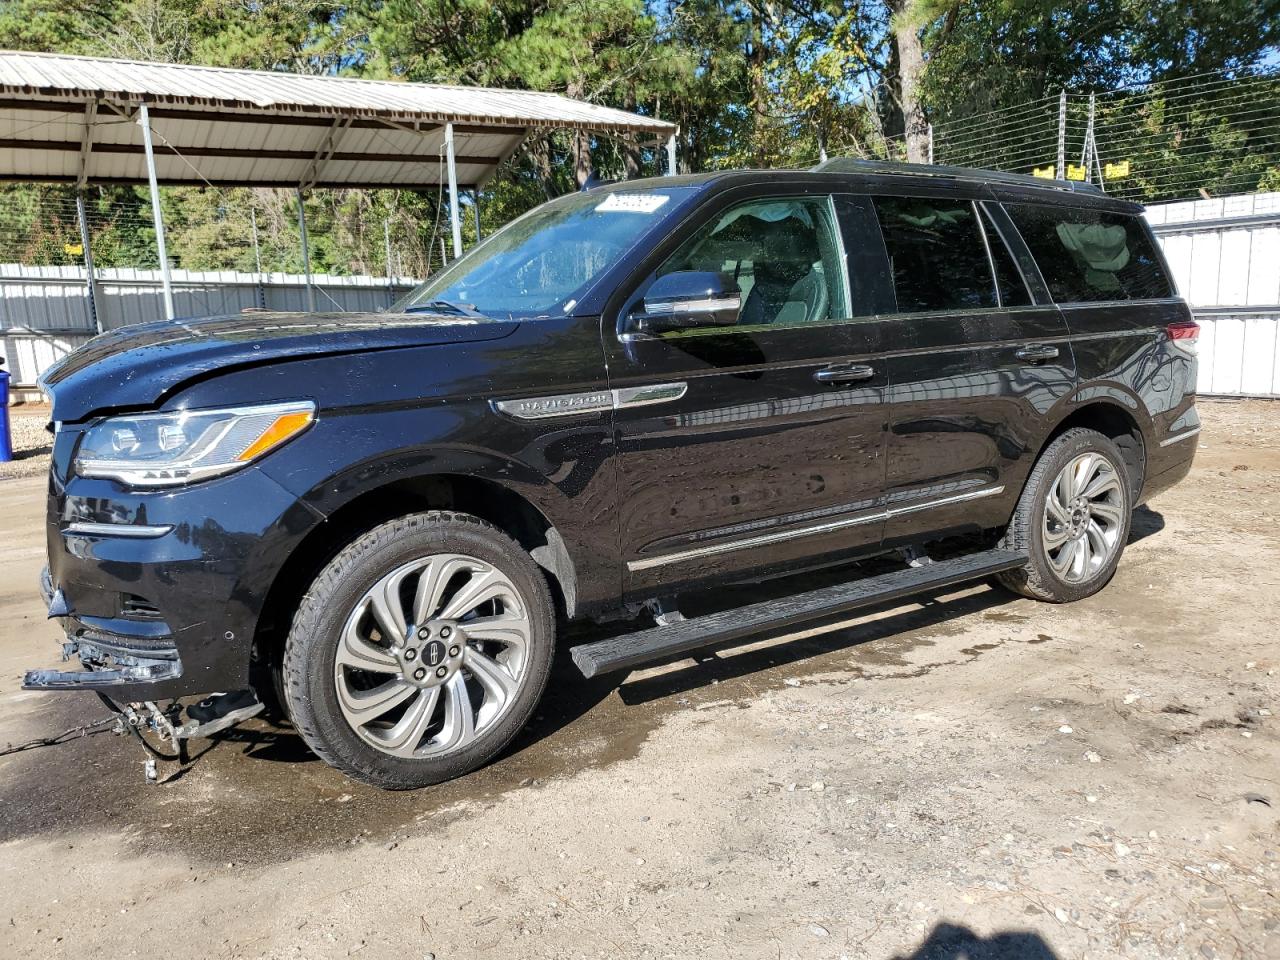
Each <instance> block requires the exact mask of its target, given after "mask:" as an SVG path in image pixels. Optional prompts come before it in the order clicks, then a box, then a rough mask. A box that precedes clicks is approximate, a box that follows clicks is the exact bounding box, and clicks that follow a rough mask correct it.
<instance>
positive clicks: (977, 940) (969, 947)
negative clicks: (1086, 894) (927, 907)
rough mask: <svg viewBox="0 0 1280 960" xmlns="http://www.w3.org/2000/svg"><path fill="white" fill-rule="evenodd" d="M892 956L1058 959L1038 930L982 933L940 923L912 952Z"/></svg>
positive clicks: (910, 959)
mask: <svg viewBox="0 0 1280 960" xmlns="http://www.w3.org/2000/svg"><path fill="white" fill-rule="evenodd" d="M893 960H1058V955H1057V954H1056V953H1054V952H1053V950H1052V949H1051V948H1050V946H1049V944H1048V943H1046V942H1045V940H1044V938H1043V937H1041V936H1040V935H1039V934H1036V933H1031V932H1028V931H1013V930H1010V931H1006V932H1003V933H995V934H992V935H991V936H989V937H982V936H979V935H978V934H976V933H974V932H973V931H972V930H970V929H969V928H968V927H962V926H959V925H957V924H953V923H940V924H938V925H937V926H936V927H934V928H933V930H932V931H931V932H930V933H929V936H928V938H927V939H926V940H925V941H924V942H923V943H922V944H920V946H919V948H918V949H917V950H916V951H915V952H914V953H912V954H909V955H907V954H900V955H898V956H896V957H894V958H893Z"/></svg>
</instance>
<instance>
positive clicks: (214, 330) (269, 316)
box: [40, 313, 519, 422]
mask: <svg viewBox="0 0 1280 960" xmlns="http://www.w3.org/2000/svg"><path fill="white" fill-rule="evenodd" d="M517 326H519V324H518V323H516V322H514V321H506V320H489V319H487V318H472V317H458V316H451V315H442V314H433V313H396V314H387V313H248V314H238V315H236V316H230V317H209V318H206V319H201V320H160V321H155V322H152V323H139V324H133V325H130V326H127V327H121V328H120V329H118V330H112V331H110V332H108V333H104V334H102V335H101V336H97V337H94V338H93V339H92V340H90V341H89V342H88V343H86V344H85V345H84V346H82V347H80V348H79V349H78V350H75V351H74V352H72V353H70V354H68V355H67V356H66V357H64V358H63V359H61V360H59V361H58V362H57V363H55V364H54V365H53V366H51V367H50V368H49V369H48V370H46V371H45V372H44V374H43V375H42V376H41V377H40V384H41V386H42V387H43V388H44V389H45V390H46V392H48V393H49V394H50V396H51V397H52V399H53V419H55V420H60V421H65V422H74V421H77V420H82V419H84V418H85V417H87V416H89V415H90V414H93V413H95V412H97V411H100V410H107V409H117V408H126V409H127V408H134V409H136V408H138V407H145V406H148V405H151V404H155V403H156V402H157V401H159V400H160V399H161V398H162V397H164V396H165V395H166V394H168V393H169V392H170V391H171V390H173V389H174V388H175V387H177V386H179V385H180V384H182V383H185V382H186V381H188V380H192V379H195V378H198V377H201V376H204V375H205V374H208V373H210V372H213V371H217V370H225V369H229V368H236V367H246V366H256V365H258V364H268V363H279V362H282V361H286V360H300V359H306V358H308V357H318V356H326V355H332V354H336V353H364V352H367V351H371V350H391V349H396V348H398V347H423V346H430V345H433V344H447V343H466V342H473V341H477V340H497V339H500V338H502V337H505V336H508V335H509V334H510V333H511V332H512V331H514V330H515V329H516V327H517Z"/></svg>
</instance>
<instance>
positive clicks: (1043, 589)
mask: <svg viewBox="0 0 1280 960" xmlns="http://www.w3.org/2000/svg"><path fill="white" fill-rule="evenodd" d="M1131 491H1132V484H1131V483H1130V480H1129V475H1128V473H1127V472H1126V469H1125V466H1124V459H1123V457H1122V456H1121V453H1120V449H1119V448H1118V447H1117V446H1116V445H1115V443H1114V442H1112V441H1111V440H1110V439H1109V438H1108V437H1105V436H1103V435H1102V434H1100V433H1098V432H1097V431H1094V430H1088V429H1084V428H1075V429H1072V430H1068V431H1066V432H1065V433H1063V434H1062V436H1060V437H1058V438H1057V439H1056V440H1054V441H1053V443H1051V444H1050V445H1049V446H1048V447H1047V448H1046V449H1045V451H1044V453H1042V454H1041V456H1040V459H1039V460H1038V461H1037V462H1036V465H1035V467H1034V468H1033V469H1032V471H1031V476H1030V477H1028V478H1027V484H1026V486H1025V487H1024V488H1023V491H1022V497H1021V498H1020V499H1019V501H1018V506H1017V508H1016V509H1015V510H1014V514H1013V518H1012V519H1011V520H1010V521H1009V528H1008V530H1007V531H1006V533H1005V537H1004V541H1003V544H1002V545H1003V546H1005V547H1007V548H1009V549H1012V550H1018V551H1023V552H1025V553H1026V554H1027V565H1026V566H1025V567H1023V568H1022V569H1020V570H1012V571H1009V572H1008V573H1005V574H1001V575H1000V582H1001V583H1003V584H1004V585H1005V586H1006V587H1008V588H1009V589H1011V590H1013V591H1015V592H1017V593H1020V594H1022V595H1023V596H1027V597H1032V598H1034V599H1037V600H1048V601H1050V602H1052V603H1068V602H1070V601H1073V600H1082V599H1084V598H1085V597H1089V596H1092V595H1093V594H1095V593H1097V592H1098V591H1099V590H1101V589H1102V588H1103V587H1105V586H1106V585H1107V583H1108V581H1110V580H1111V577H1112V576H1113V575H1114V574H1115V571H1116V566H1117V565H1118V564H1119V562H1120V555H1121V554H1122V553H1123V552H1124V547H1125V543H1126V542H1127V541H1128V539H1129V524H1130V521H1131V519H1132V515H1133V504H1132V492H1131Z"/></svg>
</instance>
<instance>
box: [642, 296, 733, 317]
mask: <svg viewBox="0 0 1280 960" xmlns="http://www.w3.org/2000/svg"><path fill="white" fill-rule="evenodd" d="M741 300H742V298H741V297H740V296H738V295H737V294H735V295H734V296H731V297H704V298H703V299H701V300H671V301H662V300H660V301H658V302H657V303H652V304H649V303H646V304H645V311H644V314H641V316H643V315H645V314H647V315H648V316H651V317H654V316H664V317H665V316H670V315H671V314H673V313H675V312H676V311H677V310H680V311H682V312H685V313H718V312H719V311H721V310H736V309H738V307H739V306H740V305H741Z"/></svg>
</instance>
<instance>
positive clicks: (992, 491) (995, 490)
mask: <svg viewBox="0 0 1280 960" xmlns="http://www.w3.org/2000/svg"><path fill="white" fill-rule="evenodd" d="M1000 493H1004V487H1003V486H999V487H986V488H984V489H982V490H974V491H973V492H972V493H957V494H954V495H953V496H950V497H941V498H940V499H938V500H926V501H925V502H924V503H909V504H907V505H906V506H905V507H893V508H891V509H890V510H889V511H888V515H889V516H890V517H896V516H898V515H899V514H902V513H915V512H917V511H918V510H932V509H933V508H934V507H946V506H950V505H951V504H953V503H963V502H964V501H966V500H980V499H982V498H983V497H994V496H996V495H997V494H1000Z"/></svg>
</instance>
